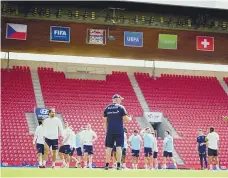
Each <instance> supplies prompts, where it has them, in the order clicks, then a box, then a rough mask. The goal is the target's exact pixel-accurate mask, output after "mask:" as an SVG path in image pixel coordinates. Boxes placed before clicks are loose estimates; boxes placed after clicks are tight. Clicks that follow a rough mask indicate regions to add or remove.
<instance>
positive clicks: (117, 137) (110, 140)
mask: <svg viewBox="0 0 228 178" xmlns="http://www.w3.org/2000/svg"><path fill="white" fill-rule="evenodd" d="M115 142H116V147H123V145H124V133H122V134H110V133H107V134H106V138H105V147H108V148H113V147H114V143H115Z"/></svg>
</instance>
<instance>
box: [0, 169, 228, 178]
mask: <svg viewBox="0 0 228 178" xmlns="http://www.w3.org/2000/svg"><path fill="white" fill-rule="evenodd" d="M1 177H90V178H92V177H129V178H130V177H134V178H136V177H137V178H141V177H153V178H156V177H189V178H190V177H205V178H207V177H208V178H209V177H226V178H228V171H208V170H205V171H196V170H195V171H194V170H157V171H154V170H122V171H117V170H112V169H110V170H108V171H105V170H103V169H92V170H90V169H74V168H70V169H64V168H55V169H51V168H46V169H38V168H1Z"/></svg>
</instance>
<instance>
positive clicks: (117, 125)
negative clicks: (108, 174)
mask: <svg viewBox="0 0 228 178" xmlns="http://www.w3.org/2000/svg"><path fill="white" fill-rule="evenodd" d="M122 100H123V98H122V97H121V96H120V95H118V94H115V95H114V96H113V97H112V101H113V103H112V104H109V105H108V106H107V107H106V108H105V110H104V131H105V133H106V138H105V147H106V164H105V170H108V168H109V162H110V159H111V152H112V148H113V146H114V143H116V156H117V170H121V167H120V163H121V158H122V147H123V145H124V127H123V121H129V120H131V117H128V116H127V111H126V109H125V108H124V106H122V105H121V101H122Z"/></svg>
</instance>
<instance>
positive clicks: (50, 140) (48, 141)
mask: <svg viewBox="0 0 228 178" xmlns="http://www.w3.org/2000/svg"><path fill="white" fill-rule="evenodd" d="M48 113H49V117H48V118H46V119H45V120H44V121H43V129H44V140H45V143H44V166H45V165H46V161H47V156H48V151H49V149H50V148H51V150H52V168H55V161H56V155H57V150H58V143H59V142H58V140H59V139H58V138H59V134H60V135H62V134H63V125H62V122H61V120H60V119H59V118H57V117H55V111H54V110H53V109H50V110H49V111H48Z"/></svg>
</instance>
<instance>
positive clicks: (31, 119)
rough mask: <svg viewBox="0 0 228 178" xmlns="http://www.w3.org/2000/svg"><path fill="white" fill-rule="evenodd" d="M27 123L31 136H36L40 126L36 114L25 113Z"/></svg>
mask: <svg viewBox="0 0 228 178" xmlns="http://www.w3.org/2000/svg"><path fill="white" fill-rule="evenodd" d="M25 116H26V119H27V123H28V126H29V134H34V133H35V131H36V127H37V126H38V120H37V119H36V116H35V114H34V113H25Z"/></svg>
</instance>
